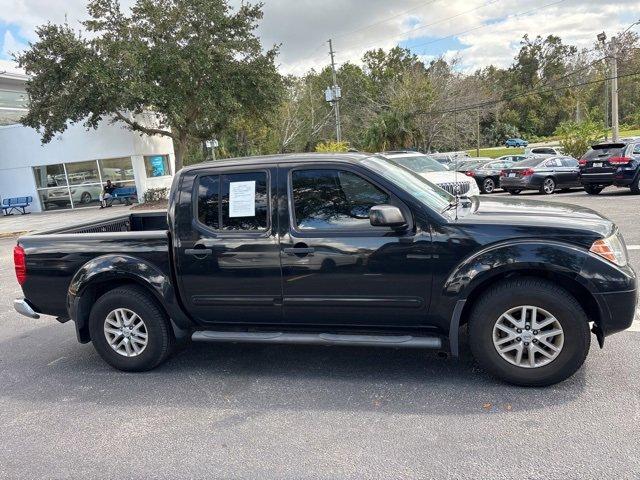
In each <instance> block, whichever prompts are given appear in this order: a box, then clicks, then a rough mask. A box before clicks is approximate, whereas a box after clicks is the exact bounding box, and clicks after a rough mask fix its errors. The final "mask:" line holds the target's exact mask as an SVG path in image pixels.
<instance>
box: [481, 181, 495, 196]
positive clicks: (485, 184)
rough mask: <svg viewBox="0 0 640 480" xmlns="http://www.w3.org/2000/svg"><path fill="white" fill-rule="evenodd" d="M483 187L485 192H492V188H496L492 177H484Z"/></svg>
mask: <svg viewBox="0 0 640 480" xmlns="http://www.w3.org/2000/svg"><path fill="white" fill-rule="evenodd" d="M483 187H484V191H485V192H486V193H493V190H494V189H495V188H496V185H495V182H494V181H493V179H491V178H486V179H485V180H484V182H483Z"/></svg>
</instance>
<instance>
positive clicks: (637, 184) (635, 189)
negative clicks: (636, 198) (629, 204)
mask: <svg viewBox="0 0 640 480" xmlns="http://www.w3.org/2000/svg"><path fill="white" fill-rule="evenodd" d="M629 188H630V189H631V193H632V194H634V195H638V194H640V175H637V176H636V178H635V180H634V181H633V182H631V185H629Z"/></svg>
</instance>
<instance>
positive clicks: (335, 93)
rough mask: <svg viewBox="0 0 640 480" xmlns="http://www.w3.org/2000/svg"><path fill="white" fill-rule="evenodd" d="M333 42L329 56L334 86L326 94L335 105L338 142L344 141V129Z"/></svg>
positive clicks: (327, 98) (330, 43) (330, 45)
mask: <svg viewBox="0 0 640 480" xmlns="http://www.w3.org/2000/svg"><path fill="white" fill-rule="evenodd" d="M334 53H335V52H334V51H333V42H332V40H331V39H329V55H331V73H332V75H333V85H332V86H331V88H330V89H327V92H325V97H326V100H327V102H330V103H333V111H334V113H335V115H336V140H337V141H338V142H341V141H342V127H341V125H340V97H341V92H340V87H338V77H337V76H336V62H335V60H334V58H333V54H334Z"/></svg>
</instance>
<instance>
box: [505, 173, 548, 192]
mask: <svg viewBox="0 0 640 480" xmlns="http://www.w3.org/2000/svg"><path fill="white" fill-rule="evenodd" d="M500 188H503V189H513V190H515V189H518V190H527V189H534V190H537V189H538V188H540V182H536V179H535V178H534V177H533V175H528V176H526V177H512V178H510V177H500Z"/></svg>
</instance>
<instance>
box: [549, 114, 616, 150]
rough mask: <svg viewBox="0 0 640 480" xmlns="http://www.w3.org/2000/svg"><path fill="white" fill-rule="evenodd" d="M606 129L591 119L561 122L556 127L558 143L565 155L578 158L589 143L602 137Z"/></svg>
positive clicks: (591, 143)
mask: <svg viewBox="0 0 640 480" xmlns="http://www.w3.org/2000/svg"><path fill="white" fill-rule="evenodd" d="M605 132H606V130H605V128H604V126H603V125H602V124H600V123H597V122H594V121H592V120H586V121H584V122H580V123H576V122H563V123H561V124H560V125H558V128H556V132H555V133H556V135H558V136H559V137H560V145H561V146H562V150H563V151H564V153H566V154H567V155H571V156H572V157H575V158H580V157H581V156H582V155H584V153H585V152H586V151H587V150H588V149H589V147H590V146H591V145H593V144H594V143H596V142H598V141H599V140H600V139H602V138H603V137H604V134H605Z"/></svg>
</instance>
